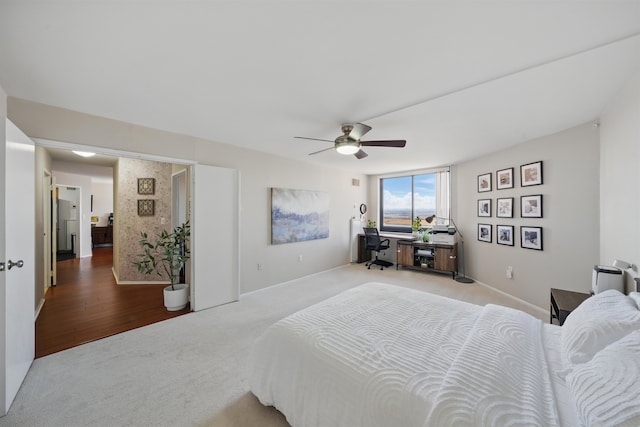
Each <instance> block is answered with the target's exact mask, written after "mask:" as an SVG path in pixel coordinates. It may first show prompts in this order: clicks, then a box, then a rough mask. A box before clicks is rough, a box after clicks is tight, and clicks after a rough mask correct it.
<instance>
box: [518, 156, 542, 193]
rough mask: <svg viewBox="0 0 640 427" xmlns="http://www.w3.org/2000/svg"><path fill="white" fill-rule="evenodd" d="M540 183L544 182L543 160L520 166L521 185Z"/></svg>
mask: <svg viewBox="0 0 640 427" xmlns="http://www.w3.org/2000/svg"><path fill="white" fill-rule="evenodd" d="M540 184H542V162H541V161H540V162H534V163H529V164H526V165H522V166H520V185H521V186H522V187H528V186H530V185H540Z"/></svg>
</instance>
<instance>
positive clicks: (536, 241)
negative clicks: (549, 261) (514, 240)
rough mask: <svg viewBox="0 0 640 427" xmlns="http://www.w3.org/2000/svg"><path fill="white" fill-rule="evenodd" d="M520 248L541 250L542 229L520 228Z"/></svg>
mask: <svg viewBox="0 0 640 427" xmlns="http://www.w3.org/2000/svg"><path fill="white" fill-rule="evenodd" d="M520 246H522V247H523V248H525V249H535V250H537V251H541V250H542V227H520Z"/></svg>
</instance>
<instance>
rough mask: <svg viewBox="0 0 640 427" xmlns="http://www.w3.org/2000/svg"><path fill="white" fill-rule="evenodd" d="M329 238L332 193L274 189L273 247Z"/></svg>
mask: <svg viewBox="0 0 640 427" xmlns="http://www.w3.org/2000/svg"><path fill="white" fill-rule="evenodd" d="M328 237H329V193H327V192H324V191H308V190H292V189H287V188H272V189H271V243H272V244H274V245H277V244H280V243H291V242H301V241H304V240H315V239H326V238H328Z"/></svg>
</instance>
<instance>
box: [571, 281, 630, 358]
mask: <svg viewBox="0 0 640 427" xmlns="http://www.w3.org/2000/svg"><path fill="white" fill-rule="evenodd" d="M638 329H640V310H639V309H638V306H637V304H636V303H635V302H634V301H633V300H632V299H631V298H629V297H627V296H625V295H624V294H622V293H621V292H619V291H617V290H615V289H609V290H607V291H604V292H601V293H599V294H596V295H594V296H592V297H591V298H588V299H586V300H585V301H584V302H583V303H582V304H580V305H579V306H578V308H576V309H575V310H574V311H573V312H571V314H569V316H568V317H567V320H566V321H565V322H564V324H563V325H562V339H561V342H560V343H561V346H562V350H563V352H564V353H565V355H566V357H567V359H568V360H569V362H571V363H572V364H576V363H584V362H588V361H589V360H591V358H592V357H593V356H594V355H595V354H596V353H597V352H598V351H600V350H602V349H603V348H605V347H606V346H608V345H609V344H611V343H613V342H615V341H617V340H619V339H620V338H622V337H624V336H625V335H627V334H629V333H630V332H633V331H634V330H638Z"/></svg>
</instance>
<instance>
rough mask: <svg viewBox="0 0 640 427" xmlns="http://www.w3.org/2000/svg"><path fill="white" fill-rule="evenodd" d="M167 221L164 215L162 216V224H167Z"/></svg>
mask: <svg viewBox="0 0 640 427" xmlns="http://www.w3.org/2000/svg"><path fill="white" fill-rule="evenodd" d="M166 222H167V220H166V219H165V218H164V217H161V218H160V224H163V225H164V224H165V223H166Z"/></svg>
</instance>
